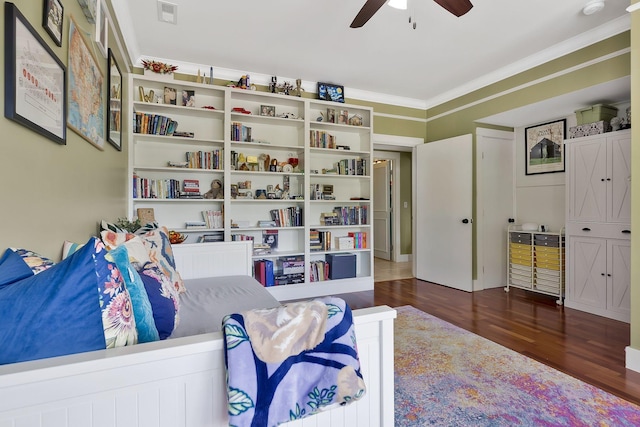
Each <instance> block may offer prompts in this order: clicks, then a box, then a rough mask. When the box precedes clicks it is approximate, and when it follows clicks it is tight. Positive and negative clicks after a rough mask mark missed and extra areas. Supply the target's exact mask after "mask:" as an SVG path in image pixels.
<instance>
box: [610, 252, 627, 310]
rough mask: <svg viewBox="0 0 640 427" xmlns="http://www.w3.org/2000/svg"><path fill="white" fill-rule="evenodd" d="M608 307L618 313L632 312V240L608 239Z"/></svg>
mask: <svg viewBox="0 0 640 427" xmlns="http://www.w3.org/2000/svg"><path fill="white" fill-rule="evenodd" d="M607 253H608V255H609V256H608V260H607V272H608V273H609V274H610V276H608V277H607V279H608V282H609V283H608V290H607V293H608V295H607V309H608V310H611V311H615V312H617V313H625V314H627V315H630V314H631V289H630V285H631V242H630V241H628V240H614V239H611V240H608V241H607Z"/></svg>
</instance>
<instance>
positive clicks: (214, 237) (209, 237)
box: [198, 232, 224, 243]
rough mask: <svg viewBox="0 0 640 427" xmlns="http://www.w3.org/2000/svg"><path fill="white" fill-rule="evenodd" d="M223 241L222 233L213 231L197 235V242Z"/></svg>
mask: <svg viewBox="0 0 640 427" xmlns="http://www.w3.org/2000/svg"><path fill="white" fill-rule="evenodd" d="M209 242H224V233H222V232H215V233H211V234H203V235H202V236H200V237H198V243H209Z"/></svg>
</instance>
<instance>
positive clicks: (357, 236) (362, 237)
mask: <svg viewBox="0 0 640 427" xmlns="http://www.w3.org/2000/svg"><path fill="white" fill-rule="evenodd" d="M348 236H349V237H350V238H352V239H353V243H352V244H353V248H354V249H366V248H367V247H368V246H367V233H366V232H365V231H356V232H351V233H348ZM338 249H350V248H348V247H339V248H338Z"/></svg>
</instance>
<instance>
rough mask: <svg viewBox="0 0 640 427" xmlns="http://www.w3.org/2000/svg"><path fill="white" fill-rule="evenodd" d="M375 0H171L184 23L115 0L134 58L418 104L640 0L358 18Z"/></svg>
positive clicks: (493, 76) (607, 24) (573, 39)
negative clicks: (360, 23)
mask: <svg viewBox="0 0 640 427" xmlns="http://www.w3.org/2000/svg"><path fill="white" fill-rule="evenodd" d="M364 1H365V0H340V1H339V0H316V1H309V0H298V1H293V0H269V1H265V0H245V1H242V2H239V1H236V0H170V3H173V4H175V5H177V10H178V13H177V21H178V22H177V25H173V24H169V23H164V22H160V21H159V20H158V13H157V0H135V1H132V0H111V3H112V5H113V9H114V12H115V13H116V18H117V20H118V22H119V24H120V26H121V29H122V32H123V35H124V37H125V43H126V48H127V50H128V51H129V56H130V58H131V60H132V62H133V63H136V64H139V63H140V60H141V59H157V60H163V61H164V62H169V63H172V64H176V65H179V68H180V71H183V72H194V73H195V72H197V70H198V69H202V70H203V72H204V71H205V70H206V72H207V73H208V70H209V67H210V66H213V67H214V75H215V76H216V77H218V78H224V79H229V80H237V79H238V78H239V77H240V75H241V74H243V73H251V77H252V80H253V81H254V82H257V83H262V84H264V83H266V82H268V79H269V78H270V76H273V75H276V76H278V81H279V82H280V83H281V82H283V81H289V82H292V83H293V81H294V80H295V79H296V78H301V79H302V80H303V87H305V89H306V90H307V91H315V84H316V82H318V81H322V82H329V83H336V84H341V85H344V86H345V93H346V96H347V98H349V97H356V95H357V97H358V98H361V99H368V100H372V101H376V100H379V101H386V102H393V103H396V104H398V105H407V106H415V107H418V108H428V107H430V106H433V105H437V104H440V103H442V102H444V101H447V100H450V99H453V98H454V97H456V96H460V95H463V94H465V93H468V92H469V91H471V90H474V89H478V88H480V87H483V86H485V85H487V84H490V83H492V82H495V81H498V80H501V79H503V78H505V77H508V76H510V75H513V74H515V73H517V72H520V71H524V70H526V69H529V68H531V67H532V66H535V65H538V64H540V63H543V62H546V61H548V60H550V59H553V58H555V57H558V56H561V55H564V54H566V53H568V52H571V51H575V50H576V49H579V48H581V47H584V46H587V45H589V44H592V43H594V42H595V41H598V40H601V39H603V38H606V37H609V36H611V35H615V34H618V33H620V32H622V31H625V30H627V29H629V28H630V17H629V14H628V13H627V12H626V11H625V8H626V7H628V6H629V4H630V1H629V0H606V5H605V8H604V10H602V11H601V12H599V13H597V14H594V15H591V16H586V15H584V14H582V7H583V6H584V4H585V3H586V2H587V1H588V0H472V2H473V3H474V7H473V9H471V11H470V12H469V13H467V14H466V15H464V16H462V17H460V18H456V17H455V16H453V15H451V14H450V13H448V12H447V11H446V10H444V9H443V8H441V7H440V6H439V5H438V4H436V3H435V2H434V1H432V0H420V1H418V0H409V9H408V10H406V11H401V10H396V9H393V8H391V7H388V6H386V5H385V6H383V7H382V8H381V9H380V10H379V11H378V13H376V14H375V15H374V16H373V18H372V19H371V20H370V21H369V22H368V23H367V24H365V25H364V27H362V28H359V29H352V28H349V24H350V23H351V21H352V20H353V18H354V17H355V15H356V14H357V12H358V11H359V10H360V8H361V7H362V5H363V4H364ZM410 15H411V16H412V17H413V19H414V21H416V23H417V28H416V29H415V30H414V29H413V28H412V27H411V25H410V24H409V23H408V18H409V16H410ZM628 92H629V90H628V87H627V99H628ZM381 94H382V95H384V99H380V95H381ZM589 96H590V95H589ZM582 101H585V102H590V101H588V100H586V99H585V100H582ZM594 101H596V100H594ZM587 105H589V104H587ZM573 109H575V108H574V107H571V108H570V111H573ZM498 119H500V118H498ZM500 120H503V119H500Z"/></svg>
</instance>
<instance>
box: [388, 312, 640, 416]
mask: <svg viewBox="0 0 640 427" xmlns="http://www.w3.org/2000/svg"><path fill="white" fill-rule="evenodd" d="M397 310H398V318H397V320H396V323H395V343H396V344H395V366H396V367H395V393H396V397H395V425H396V426H398V427H399V426H425V425H438V426H474V427H475V426H590V427H591V426H640V407H639V406H636V405H634V404H632V403H629V402H627V401H625V400H623V399H620V398H618V397H616V396H614V395H612V394H609V393H606V392H604V391H602V390H600V389H598V388H596V387H593V386H591V385H589V384H586V383H584V382H582V381H580V380H577V379H575V378H573V377H571V376H569V375H566V374H564V373H562V372H560V371H558V370H555V369H553V368H550V367H548V366H546V365H543V364H542V363H540V362H537V361H535V360H533V359H530V358H528V357H526V356H523V355H521V354H519V353H516V352H514V351H512V350H509V349H507V348H505V347H502V346H501V345H498V344H496V343H494V342H491V341H489V340H487V339H485V338H483V337H480V336H478V335H475V334H473V333H471V332H468V331H465V330H464V329H461V328H458V327H457V326H454V325H452V324H450V323H447V322H445V321H443V320H440V319H438V318H437V317H434V316H431V315H430V314H427V313H424V312H422V311H420V310H417V309H415V308H413V307H411V306H404V307H400V308H398V309H397Z"/></svg>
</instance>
